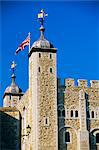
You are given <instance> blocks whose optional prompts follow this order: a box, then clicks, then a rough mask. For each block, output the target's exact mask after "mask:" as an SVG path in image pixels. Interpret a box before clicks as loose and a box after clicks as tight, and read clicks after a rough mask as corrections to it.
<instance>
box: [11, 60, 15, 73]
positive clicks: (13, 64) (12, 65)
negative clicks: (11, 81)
mask: <svg viewBox="0 0 99 150" xmlns="http://www.w3.org/2000/svg"><path fill="white" fill-rule="evenodd" d="M15 67H16V63H15V61H12V64H11V70H12V74H14V71H15Z"/></svg>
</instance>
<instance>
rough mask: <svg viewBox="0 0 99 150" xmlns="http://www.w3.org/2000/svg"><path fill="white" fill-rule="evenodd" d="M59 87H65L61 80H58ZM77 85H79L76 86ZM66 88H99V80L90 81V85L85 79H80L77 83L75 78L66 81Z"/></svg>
mask: <svg viewBox="0 0 99 150" xmlns="http://www.w3.org/2000/svg"><path fill="white" fill-rule="evenodd" d="M57 83H58V87H60V86H63V84H62V83H61V78H59V79H58V82H57ZM75 83H77V84H75ZM64 86H65V87H66V88H67V87H79V88H99V80H90V85H88V81H87V80H85V79H78V80H77V81H75V80H74V79H73V78H67V79H64Z"/></svg>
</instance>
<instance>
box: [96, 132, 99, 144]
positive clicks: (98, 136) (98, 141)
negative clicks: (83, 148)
mask: <svg viewBox="0 0 99 150" xmlns="http://www.w3.org/2000/svg"><path fill="white" fill-rule="evenodd" d="M96 143H99V133H97V134H96Z"/></svg>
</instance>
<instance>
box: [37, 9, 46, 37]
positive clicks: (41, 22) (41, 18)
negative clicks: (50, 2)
mask: <svg viewBox="0 0 99 150" xmlns="http://www.w3.org/2000/svg"><path fill="white" fill-rule="evenodd" d="M46 16H48V14H46V13H45V12H44V10H43V9H42V10H41V11H40V13H38V19H39V22H40V24H41V27H40V32H41V36H40V39H44V31H45V28H44V19H45V17H46Z"/></svg>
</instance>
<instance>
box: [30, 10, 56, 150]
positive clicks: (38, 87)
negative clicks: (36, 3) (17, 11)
mask: <svg viewBox="0 0 99 150" xmlns="http://www.w3.org/2000/svg"><path fill="white" fill-rule="evenodd" d="M45 16H47V14H45V12H44V10H41V12H40V13H39V14H38V19H39V21H40V24H41V27H40V38H39V39H38V40H37V41H36V42H34V43H33V45H32V47H31V50H30V53H29V90H30V93H31V94H30V95H31V98H32V104H31V105H32V111H33V115H32V117H33V118H32V119H33V148H34V149H35V150H39V149H43V150H45V149H48V150H57V149H58V141H57V138H58V125H57V84H56V81H57V79H56V78H57V77H56V48H54V47H53V45H52V44H51V43H50V42H49V41H48V40H46V39H45V37H44V31H45V28H44V19H45Z"/></svg>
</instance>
